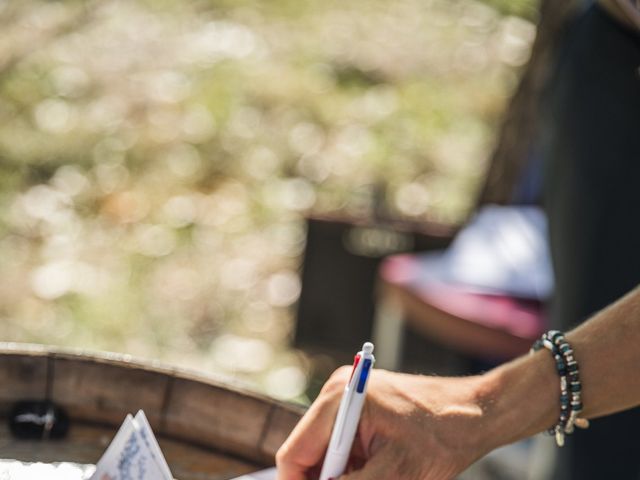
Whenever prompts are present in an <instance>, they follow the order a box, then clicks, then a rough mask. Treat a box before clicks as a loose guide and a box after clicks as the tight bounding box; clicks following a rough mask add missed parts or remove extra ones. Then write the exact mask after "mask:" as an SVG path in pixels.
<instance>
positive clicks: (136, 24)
mask: <svg viewBox="0 0 640 480" xmlns="http://www.w3.org/2000/svg"><path fill="white" fill-rule="evenodd" d="M534 3H535V2H532V1H525V0H521V1H517V2H516V1H511V2H506V1H498V0H492V1H490V2H487V3H482V2H478V1H474V0H453V1H447V0H398V1H396V2H392V3H389V2H386V1H382V0H352V1H350V2H339V1H337V0H329V1H323V2H319V1H311V0H277V1H276V0H273V1H257V0H233V1H230V0H190V1H185V0H135V1H134V0H128V1H124V0H101V1H96V0H94V1H87V2H72V1H64V2H50V1H44V0H24V1H20V2H4V3H0V27H1V28H2V29H3V38H4V39H5V42H4V43H3V45H2V46H0V251H2V256H0V276H1V278H3V279H4V280H3V281H2V282H1V283H0V321H2V324H3V325H4V327H5V328H4V330H3V335H2V340H6V341H28V342H43V343H54V344H61V345H66V346H75V347H83V348H99V349H108V350H116V351H124V352H128V353H133V354H136V355H140V356H146V357H156V358H161V359H164V360H166V361H169V362H172V363H175V364H179V365H186V366H191V367H196V368H199V369H204V370H207V371H217V372H226V373H228V374H231V375H234V376H240V377H242V378H244V379H246V380H247V381H250V382H253V384H254V386H255V387H256V388H259V389H261V390H264V391H266V392H268V393H272V394H278V395H281V396H284V397H296V396H299V395H300V394H301V392H303V390H304V383H305V378H306V377H305V376H306V374H307V368H308V363H307V360H306V359H305V358H304V357H303V356H301V355H300V354H299V353H297V352H292V351H290V350H289V349H288V347H287V341H288V336H289V335H290V332H291V328H292V313H291V306H292V305H293V304H294V303H295V301H296V299H297V296H298V294H299V291H300V281H299V276H298V268H299V262H300V255H301V253H302V250H303V248H304V223H303V217H304V215H305V214H306V213H308V212H311V211H313V212H317V213H324V214H339V215H356V216H368V215H371V213H372V211H373V209H374V208H375V205H374V204H373V199H374V196H375V195H374V192H376V191H379V189H380V187H381V186H383V187H384V188H385V191H386V196H385V199H384V200H385V205H384V207H385V208H386V210H387V211H389V212H390V213H391V214H392V215H394V216H396V217H399V218H406V219H410V220H413V221H422V220H436V221H443V222H459V221H461V220H462V219H464V218H465V216H466V215H467V214H468V212H469V210H470V209H471V208H473V198H474V194H475V191H476V190H477V188H478V186H479V183H480V182H481V181H482V177H483V173H484V171H485V169H486V165H487V159H488V157H489V154H490V152H491V148H492V145H493V142H494V135H495V130H496V125H497V124H498V122H499V118H500V115H501V112H502V111H503V108H504V105H505V103H506V100H507V99H508V98H509V95H510V92H511V91H512V89H513V87H514V85H515V83H516V81H517V72H518V69H519V67H520V66H521V65H523V64H524V63H525V62H526V60H527V58H528V54H529V49H530V46H531V43H532V40H533V37H534V31H535V29H534V27H533V25H532V23H530V21H529V20H530V19H532V18H534V17H535V15H534V13H533V11H534ZM247 352H252V353H251V358H252V362H250V363H247V362H246V361H245V360H243V358H245V356H246V353H247Z"/></svg>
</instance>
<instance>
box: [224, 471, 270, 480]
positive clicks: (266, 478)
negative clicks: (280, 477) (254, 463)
mask: <svg viewBox="0 0 640 480" xmlns="http://www.w3.org/2000/svg"><path fill="white" fill-rule="evenodd" d="M277 473H278V472H277V470H276V469H275V468H268V469H267V470H261V471H259V472H254V473H249V474H247V475H243V476H241V477H236V478H234V479H233V480H276V476H277Z"/></svg>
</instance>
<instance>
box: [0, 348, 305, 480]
mask: <svg viewBox="0 0 640 480" xmlns="http://www.w3.org/2000/svg"><path fill="white" fill-rule="evenodd" d="M47 396H50V398H51V400H53V401H54V402H55V403H57V404H58V405H59V406H61V407H63V408H65V409H66V410H67V412H68V413H69V415H70V417H71V419H72V422H73V423H74V424H75V425H82V424H83V423H85V422H88V423H92V424H103V425H108V426H110V427H111V429H115V428H117V427H118V426H119V425H120V424H121V423H122V421H123V419H124V418H125V416H126V414H127V413H136V412H137V411H138V410H139V409H142V410H144V411H145V413H146V414H147V417H148V418H149V421H150V423H151V425H152V427H153V429H154V431H155V432H156V433H158V434H159V436H160V437H161V440H160V441H161V443H162V442H163V441H169V440H170V441H173V442H177V443H179V444H181V445H184V446H185V448H191V447H189V445H191V446H194V445H197V446H199V447H205V448H207V449H210V450H217V451H219V452H224V453H226V454H231V456H233V457H235V458H240V459H242V460H243V461H244V462H247V464H250V465H257V466H260V465H269V464H273V462H274V456H275V452H276V451H277V449H278V448H279V446H280V445H281V444H282V442H283V441H284V440H285V438H286V437H287V435H288V433H289V432H290V431H291V429H292V428H293V426H294V425H295V423H296V422H297V421H298V420H299V418H300V417H301V415H302V409H301V408H299V407H292V406H289V405H286V404H283V403H281V402H277V401H275V400H273V399H271V398H268V397H265V396H261V395H258V394H255V393H252V392H247V391H243V390H241V389H238V388H236V387H233V386H230V385H228V384H225V383H222V382H217V381H215V380H214V379H212V378H205V377H201V376H198V375H195V374H192V373H189V372H184V371H178V370H175V369H171V368H165V367H160V366H157V365H154V364H147V363H144V362H140V361H132V360H130V359H129V358H127V357H126V356H122V355H113V354H102V355H96V354H88V353H86V352H79V353H74V352H72V351H65V350H59V349H55V348H48V347H20V346H16V345H7V344H2V345H0V405H5V406H8V405H9V404H11V403H13V402H15V401H18V400H24V399H44V398H47ZM0 413H4V412H0ZM162 439H164V440H162ZM0 444H1V442H0ZM194 448H198V447H194ZM205 463H206V462H205ZM234 468H235V467H234ZM185 478H186V477H185ZM212 478H213V477H212ZM216 478H217V477H216Z"/></svg>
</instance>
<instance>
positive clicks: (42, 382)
mask: <svg viewBox="0 0 640 480" xmlns="http://www.w3.org/2000/svg"><path fill="white" fill-rule="evenodd" d="M46 394H47V354H46V352H41V351H34V352H24V351H15V352H8V353H6V354H2V355H0V414H5V413H6V409H7V408H8V407H10V405H11V404H13V403H14V402H17V401H18V400H25V399H29V400H41V399H44V398H45V397H46Z"/></svg>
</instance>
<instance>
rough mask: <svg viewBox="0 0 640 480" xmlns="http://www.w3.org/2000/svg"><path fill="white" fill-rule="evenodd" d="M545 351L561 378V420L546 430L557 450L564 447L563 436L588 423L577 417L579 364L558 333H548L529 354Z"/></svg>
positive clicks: (580, 395)
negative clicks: (548, 353) (551, 358)
mask: <svg viewBox="0 0 640 480" xmlns="http://www.w3.org/2000/svg"><path fill="white" fill-rule="evenodd" d="M542 348H546V349H547V350H549V351H550V352H551V355H552V356H553V359H554V361H555V364H556V371H557V372H558V376H559V377H560V418H559V419H558V423H557V424H556V425H555V426H554V427H552V428H550V429H549V430H548V433H549V434H550V435H554V436H555V437H556V443H557V444H558V446H559V447H562V446H563V445H564V439H565V436H566V435H570V434H572V433H573V432H574V430H575V427H576V426H577V427H580V428H587V427H588V426H589V422H588V421H587V420H585V419H582V418H579V417H578V415H580V412H582V384H581V382H580V371H579V368H578V362H577V361H576V359H575V357H574V356H573V349H572V348H571V345H570V344H569V342H567V340H566V339H565V337H564V334H563V333H562V332H560V331H558V330H549V331H548V332H546V333H544V334H543V335H542V337H540V339H539V340H536V342H535V343H534V344H533V346H532V347H531V352H532V353H533V352H536V351H538V350H540V349H542Z"/></svg>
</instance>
